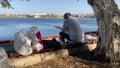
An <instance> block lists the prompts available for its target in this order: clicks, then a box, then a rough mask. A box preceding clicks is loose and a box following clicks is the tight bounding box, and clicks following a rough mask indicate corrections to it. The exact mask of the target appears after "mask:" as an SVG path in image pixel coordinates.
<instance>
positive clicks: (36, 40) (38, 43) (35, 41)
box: [27, 26, 43, 50]
mask: <svg viewBox="0 0 120 68" xmlns="http://www.w3.org/2000/svg"><path fill="white" fill-rule="evenodd" d="M27 35H28V37H29V38H30V39H31V40H32V48H33V50H41V49H43V43H42V39H41V33H40V31H39V30H38V27H36V26H33V27H30V29H29V30H28V33H27Z"/></svg>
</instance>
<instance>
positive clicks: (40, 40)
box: [36, 31, 43, 45]
mask: <svg viewBox="0 0 120 68" xmlns="http://www.w3.org/2000/svg"><path fill="white" fill-rule="evenodd" d="M36 37H37V39H38V42H39V43H40V44H42V45H43V43H42V38H41V33H40V32H39V31H38V32H37V33H36Z"/></svg>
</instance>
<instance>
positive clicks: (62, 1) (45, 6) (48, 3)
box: [0, 0, 120, 14]
mask: <svg viewBox="0 0 120 68" xmlns="http://www.w3.org/2000/svg"><path fill="white" fill-rule="evenodd" d="M115 1H116V3H117V4H118V6H119V7H120V0H115ZM10 3H11V5H12V7H13V8H14V9H8V8H1V7H0V14H7V13H11V14H36V13H66V12H70V13H74V14H86V13H93V10H92V8H91V6H90V5H88V3H87V0H80V1H77V0H30V1H21V0H12V1H10ZM0 6H1V5H0Z"/></svg>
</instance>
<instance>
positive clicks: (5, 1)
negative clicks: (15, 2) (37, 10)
mask: <svg viewBox="0 0 120 68" xmlns="http://www.w3.org/2000/svg"><path fill="white" fill-rule="evenodd" d="M10 1H12V0H0V4H1V7H2V8H9V9H14V8H13V7H12V6H11V4H10ZM21 1H24V0H21ZM26 1H30V0H26Z"/></svg>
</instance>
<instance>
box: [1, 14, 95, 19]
mask: <svg viewBox="0 0 120 68" xmlns="http://www.w3.org/2000/svg"><path fill="white" fill-rule="evenodd" d="M72 16H74V17H78V18H95V16H94V14H73V15H72ZM0 18H63V14H43V15H42V14H0Z"/></svg>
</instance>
